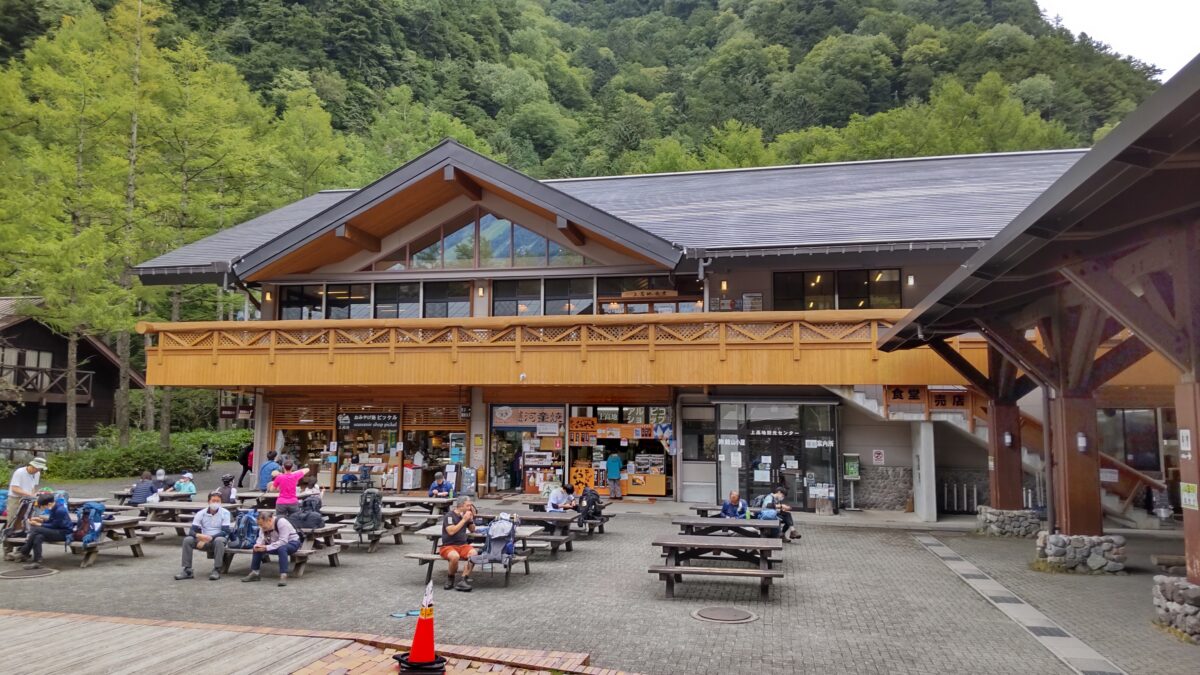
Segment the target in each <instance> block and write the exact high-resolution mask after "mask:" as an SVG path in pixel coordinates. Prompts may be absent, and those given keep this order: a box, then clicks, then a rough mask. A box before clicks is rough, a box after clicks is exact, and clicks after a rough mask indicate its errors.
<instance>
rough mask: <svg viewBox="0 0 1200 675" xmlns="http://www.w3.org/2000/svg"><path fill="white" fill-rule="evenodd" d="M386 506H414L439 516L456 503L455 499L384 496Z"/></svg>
mask: <svg viewBox="0 0 1200 675" xmlns="http://www.w3.org/2000/svg"><path fill="white" fill-rule="evenodd" d="M382 503H383V505H384V506H396V507H405V506H413V507H416V508H420V509H424V510H426V511H428V512H429V513H430V514H431V515H434V516H438V515H441V514H442V513H444V512H445V511H446V509H447V508H449V507H450V505H451V504H453V503H454V498H453V497H422V496H420V495H414V496H408V495H384V496H383V498H382Z"/></svg>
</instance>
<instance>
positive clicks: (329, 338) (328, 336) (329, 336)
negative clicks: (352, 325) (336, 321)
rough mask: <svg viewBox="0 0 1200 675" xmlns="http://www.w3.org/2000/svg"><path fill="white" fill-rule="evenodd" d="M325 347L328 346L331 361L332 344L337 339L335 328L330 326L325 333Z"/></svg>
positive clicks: (331, 360)
mask: <svg viewBox="0 0 1200 675" xmlns="http://www.w3.org/2000/svg"><path fill="white" fill-rule="evenodd" d="M325 340H326V347H328V354H329V362H330V363H333V344H334V342H336V341H337V329H336V328H330V329H329V330H328V331H326V333H325Z"/></svg>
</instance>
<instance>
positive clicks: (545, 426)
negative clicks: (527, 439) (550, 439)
mask: <svg viewBox="0 0 1200 675" xmlns="http://www.w3.org/2000/svg"><path fill="white" fill-rule="evenodd" d="M537 435H538V436H557V435H558V422H538V424H537Z"/></svg>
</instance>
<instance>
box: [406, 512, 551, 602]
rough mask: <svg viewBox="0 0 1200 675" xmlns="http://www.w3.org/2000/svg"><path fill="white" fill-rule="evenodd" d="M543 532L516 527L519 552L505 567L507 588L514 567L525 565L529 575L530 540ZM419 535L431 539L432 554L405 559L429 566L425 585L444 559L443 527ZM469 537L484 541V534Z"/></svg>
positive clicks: (537, 529) (527, 526) (526, 526)
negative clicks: (442, 547)
mask: <svg viewBox="0 0 1200 675" xmlns="http://www.w3.org/2000/svg"><path fill="white" fill-rule="evenodd" d="M541 531H542V528H540V527H537V526H535V525H518V526H517V527H516V532H514V534H513V538H514V539H516V541H517V543H518V546H519V552H518V553H517V554H516V555H513V556H511V557H510V558H509V562H508V564H507V565H505V566H504V585H505V586H506V587H507V586H508V576H509V574H510V573H511V572H512V568H513V565H516V564H523V565H524V566H525V574H529V546H528V540H529V539H530V538H533V537H536V536H537V535H538V533H539V532H541ZM417 534H418V535H420V536H422V537H425V538H427V539H429V541H430V542H431V544H432V548H431V549H430V552H429V553H408V554H405V556H404V557H406V558H410V559H413V560H416V561H417V564H418V565H428V566H429V567H428V569H427V570H426V572H425V583H429V582H430V581H431V580H432V579H433V566H434V564H436V563H437V561H438V560H443V559H444V558H442V557H441V556H440V555H438V545H439V542H440V541H441V538H442V526H441V525H430V526H429V527H425V528H422V529H420V530H417ZM467 537H468V538H469V539H470V540H471V541H472V542H475V541H483V540H484V534H483V533H482V532H469V533H467ZM463 562H465V561H463ZM487 564H492V563H487Z"/></svg>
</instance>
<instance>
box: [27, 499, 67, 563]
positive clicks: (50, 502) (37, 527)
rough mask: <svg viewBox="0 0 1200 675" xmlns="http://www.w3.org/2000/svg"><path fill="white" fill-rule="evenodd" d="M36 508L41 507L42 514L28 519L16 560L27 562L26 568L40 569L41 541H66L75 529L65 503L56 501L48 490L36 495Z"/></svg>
mask: <svg viewBox="0 0 1200 675" xmlns="http://www.w3.org/2000/svg"><path fill="white" fill-rule="evenodd" d="M37 508H39V509H43V512H42V515H40V516H33V517H32V518H30V519H29V531H28V532H26V533H25V544H24V545H23V546H21V550H20V558H19V559H18V562H23V563H27V564H26V565H25V569H27V570H36V569H41V567H42V544H43V543H45V542H47V541H50V542H60V541H66V540H67V537H68V536H70V535H71V532H72V531H74V529H75V525H74V524H73V523H72V522H71V512H70V511H68V510H67V506H66V504H61V503H59V502H58V501H56V500H55V499H54V495H52V494H50V493H49V492H43V493H41V494H39V495H38V496H37ZM31 555H32V556H33V558H32V561H31V560H30V556H31Z"/></svg>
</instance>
